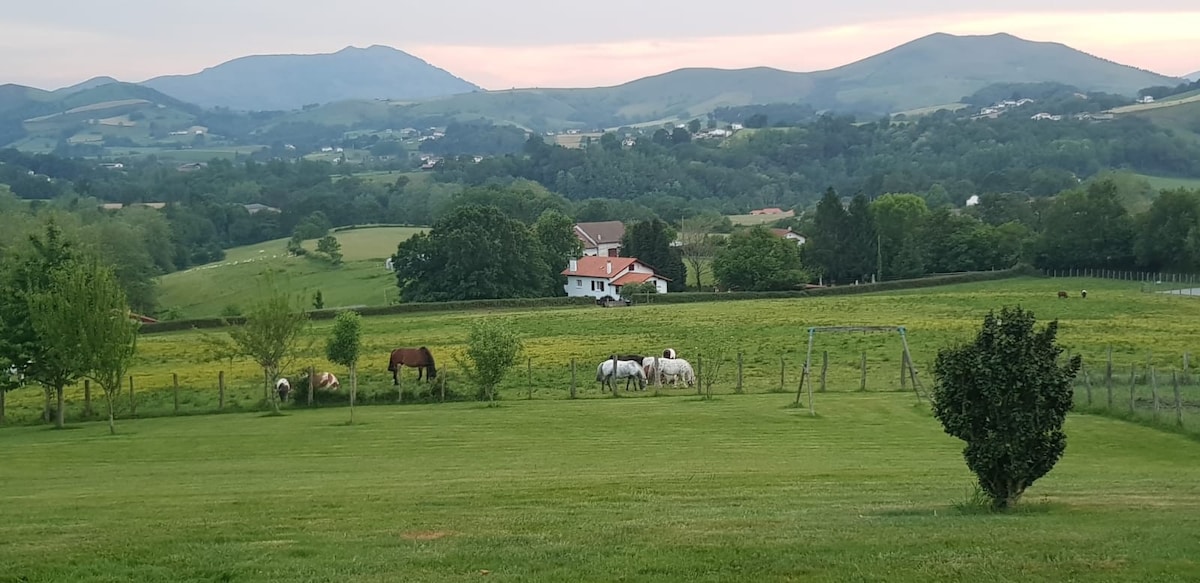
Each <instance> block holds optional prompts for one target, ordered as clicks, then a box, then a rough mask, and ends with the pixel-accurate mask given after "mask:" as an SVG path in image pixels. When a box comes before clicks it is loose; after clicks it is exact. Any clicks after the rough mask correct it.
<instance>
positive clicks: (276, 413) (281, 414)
mask: <svg viewBox="0 0 1200 583" xmlns="http://www.w3.org/2000/svg"><path fill="white" fill-rule="evenodd" d="M287 416H288V414H287V413H284V412H283V411H267V412H266V413H263V414H261V415H259V417H260V418H262V417H287Z"/></svg>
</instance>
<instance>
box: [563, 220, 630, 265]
mask: <svg viewBox="0 0 1200 583" xmlns="http://www.w3.org/2000/svg"><path fill="white" fill-rule="evenodd" d="M575 236H576V237H577V238H579V240H580V241H582V242H583V254H584V255H585V256H597V255H598V256H601V257H616V256H617V255H618V253H619V252H620V251H621V238H622V237H624V236H625V224H624V223H622V222H621V221H604V222H600V223H576V224H575Z"/></svg>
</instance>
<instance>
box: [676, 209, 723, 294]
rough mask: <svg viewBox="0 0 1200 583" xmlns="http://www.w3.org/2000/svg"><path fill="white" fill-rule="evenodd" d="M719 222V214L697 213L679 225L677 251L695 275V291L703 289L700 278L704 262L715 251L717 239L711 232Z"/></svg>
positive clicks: (711, 256) (713, 254) (708, 259)
mask: <svg viewBox="0 0 1200 583" xmlns="http://www.w3.org/2000/svg"><path fill="white" fill-rule="evenodd" d="M720 222H721V218H720V217H719V216H712V215H697V216H694V217H689V218H686V219H684V220H683V222H682V224H681V226H680V229H679V242H680V243H681V246H680V247H679V251H680V254H681V255H682V256H683V259H684V260H685V261H686V262H687V264H688V265H690V266H691V268H692V272H693V273H694V274H695V276H696V291H703V290H704V282H703V280H702V279H701V276H702V275H703V273H704V263H705V262H706V261H711V260H712V259H713V257H714V256H715V255H716V252H717V239H716V238H714V237H713V236H712V235H711V233H712V232H713V231H715V230H716V229H717V228H718V226H719V225H720Z"/></svg>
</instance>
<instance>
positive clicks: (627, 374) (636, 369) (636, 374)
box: [596, 358, 646, 391]
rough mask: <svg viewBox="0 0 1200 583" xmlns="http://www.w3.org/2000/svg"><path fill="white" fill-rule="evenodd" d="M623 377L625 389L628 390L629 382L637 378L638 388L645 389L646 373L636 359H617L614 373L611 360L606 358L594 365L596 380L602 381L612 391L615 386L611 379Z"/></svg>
mask: <svg viewBox="0 0 1200 583" xmlns="http://www.w3.org/2000/svg"><path fill="white" fill-rule="evenodd" d="M614 378H615V379H617V380H620V379H625V390H626V391H628V390H629V383H630V382H631V381H633V379H637V382H638V390H639V391H644V390H646V373H645V371H643V370H642V367H641V365H639V364H638V362H637V361H636V360H618V361H617V370H616V374H615V375H614V374H613V361H612V359H611V358H610V359H607V360H605V361H604V362H602V363H600V366H597V367H596V382H599V383H603V384H604V386H607V387H609V388H611V389H613V390H614V391H615V390H616V387H615V386H614V384H613V379H614Z"/></svg>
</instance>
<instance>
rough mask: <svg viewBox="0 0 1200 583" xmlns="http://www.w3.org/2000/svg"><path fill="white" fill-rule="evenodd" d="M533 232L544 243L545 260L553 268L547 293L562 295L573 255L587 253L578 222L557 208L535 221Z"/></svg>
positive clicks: (550, 272) (548, 273)
mask: <svg viewBox="0 0 1200 583" xmlns="http://www.w3.org/2000/svg"><path fill="white" fill-rule="evenodd" d="M533 234H534V236H535V237H536V238H537V242H538V244H539V245H540V246H541V251H542V253H543V257H542V260H543V261H545V263H546V266H547V267H548V268H549V269H548V270H547V276H548V277H547V281H548V283H547V286H548V288H547V289H546V295H549V296H561V295H563V294H564V293H565V292H564V289H565V288H564V287H563V286H565V285H566V283H567V278H566V276H564V275H562V272H563V270H564V269H566V268H567V265H568V264H569V263H570V261H571V260H572V259H575V258H577V257H579V256H580V255H582V254H583V242H582V241H580V240H579V237H576V236H575V222H574V221H572V220H571V217H568V216H567V215H564V214H562V213H560V212H558V211H556V210H548V211H545V212H543V213H542V215H541V216H540V217H538V219H537V222H536V223H534V225H533Z"/></svg>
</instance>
